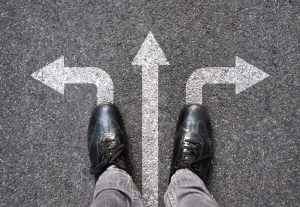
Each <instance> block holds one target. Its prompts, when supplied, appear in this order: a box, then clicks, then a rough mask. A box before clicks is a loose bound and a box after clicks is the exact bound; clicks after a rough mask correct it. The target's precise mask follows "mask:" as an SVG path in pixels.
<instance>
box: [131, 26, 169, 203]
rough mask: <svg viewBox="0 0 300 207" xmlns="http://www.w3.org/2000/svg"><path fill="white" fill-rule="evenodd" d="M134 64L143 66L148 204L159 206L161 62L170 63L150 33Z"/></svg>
mask: <svg viewBox="0 0 300 207" xmlns="http://www.w3.org/2000/svg"><path fill="white" fill-rule="evenodd" d="M132 65H140V66H142V94H143V98H142V134H143V135H142V136H143V139H142V173H143V175H142V185H143V187H142V194H143V198H144V201H145V205H146V207H156V206H158V67H159V66H158V65H169V62H168V61H167V59H166V57H165V55H164V53H163V51H162V49H161V48H160V47H159V45H158V43H157V41H156V40H155V38H154V36H153V34H152V33H151V32H149V34H148V36H147V38H146V39H145V41H144V43H143V44H142V46H141V48H140V50H139V51H138V53H137V55H136V56H135V58H134V60H133V62H132Z"/></svg>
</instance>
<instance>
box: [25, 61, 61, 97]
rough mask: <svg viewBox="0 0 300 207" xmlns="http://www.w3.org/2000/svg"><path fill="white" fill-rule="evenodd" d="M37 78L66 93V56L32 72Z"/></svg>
mask: <svg viewBox="0 0 300 207" xmlns="http://www.w3.org/2000/svg"><path fill="white" fill-rule="evenodd" d="M31 76H32V77H33V78H35V79H36V80H38V81H40V82H42V83H44V84H46V85H47V86H49V87H50V88H52V89H54V90H56V91H58V92H59V93H61V94H64V82H65V77H66V76H65V68H64V57H60V58H59V59H57V60H55V61H54V62H52V63H50V64H48V65H46V66H45V67H43V68H42V69H40V70H38V71H36V72H34V73H33V74H31Z"/></svg>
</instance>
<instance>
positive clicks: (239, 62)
mask: <svg viewBox="0 0 300 207" xmlns="http://www.w3.org/2000/svg"><path fill="white" fill-rule="evenodd" d="M235 65H236V66H235V68H236V69H237V70H238V74H239V76H238V77H237V79H238V80H237V81H236V88H235V93H236V94H238V93H240V92H242V91H244V90H246V89H247V88H249V87H251V86H253V85H255V84H256V83H258V82H260V81H262V80H264V79H265V78H267V77H269V75H268V74H267V73H265V72H264V71H262V70H260V69H258V68H257V67H255V66H253V65H251V64H249V63H247V62H246V61H244V60H243V59H241V58H239V57H235Z"/></svg>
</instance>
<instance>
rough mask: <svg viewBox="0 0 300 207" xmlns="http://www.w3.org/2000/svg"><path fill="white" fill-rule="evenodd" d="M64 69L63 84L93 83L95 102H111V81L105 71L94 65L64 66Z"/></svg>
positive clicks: (112, 93)
mask: <svg viewBox="0 0 300 207" xmlns="http://www.w3.org/2000/svg"><path fill="white" fill-rule="evenodd" d="M64 71H65V73H64V74H65V75H64V83H65V84H80V83H89V84H94V85H95V86H96V87H97V104H99V103H103V102H111V103H112V102H113V96H114V92H113V82H112V80H111V78H110V76H109V75H108V74H107V73H106V72H105V71H103V70H101V69H99V68H95V67H84V68H79V67H72V68H67V67H65V68H64Z"/></svg>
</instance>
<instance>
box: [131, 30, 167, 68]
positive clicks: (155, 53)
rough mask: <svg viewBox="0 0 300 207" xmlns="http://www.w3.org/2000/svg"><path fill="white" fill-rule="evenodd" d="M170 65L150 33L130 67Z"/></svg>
mask: <svg viewBox="0 0 300 207" xmlns="http://www.w3.org/2000/svg"><path fill="white" fill-rule="evenodd" d="M153 64H155V65H170V64H169V62H168V61H167V58H166V57H165V54H164V52H163V51H162V49H161V48H160V47H159V45H158V43H157V41H156V40H155V38H154V36H153V34H152V33H151V32H149V33H148V35H147V38H146V39H145V41H144V43H143V44H142V46H141V48H140V50H139V51H138V53H137V54H136V56H135V58H134V60H133V61H132V65H153Z"/></svg>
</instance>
